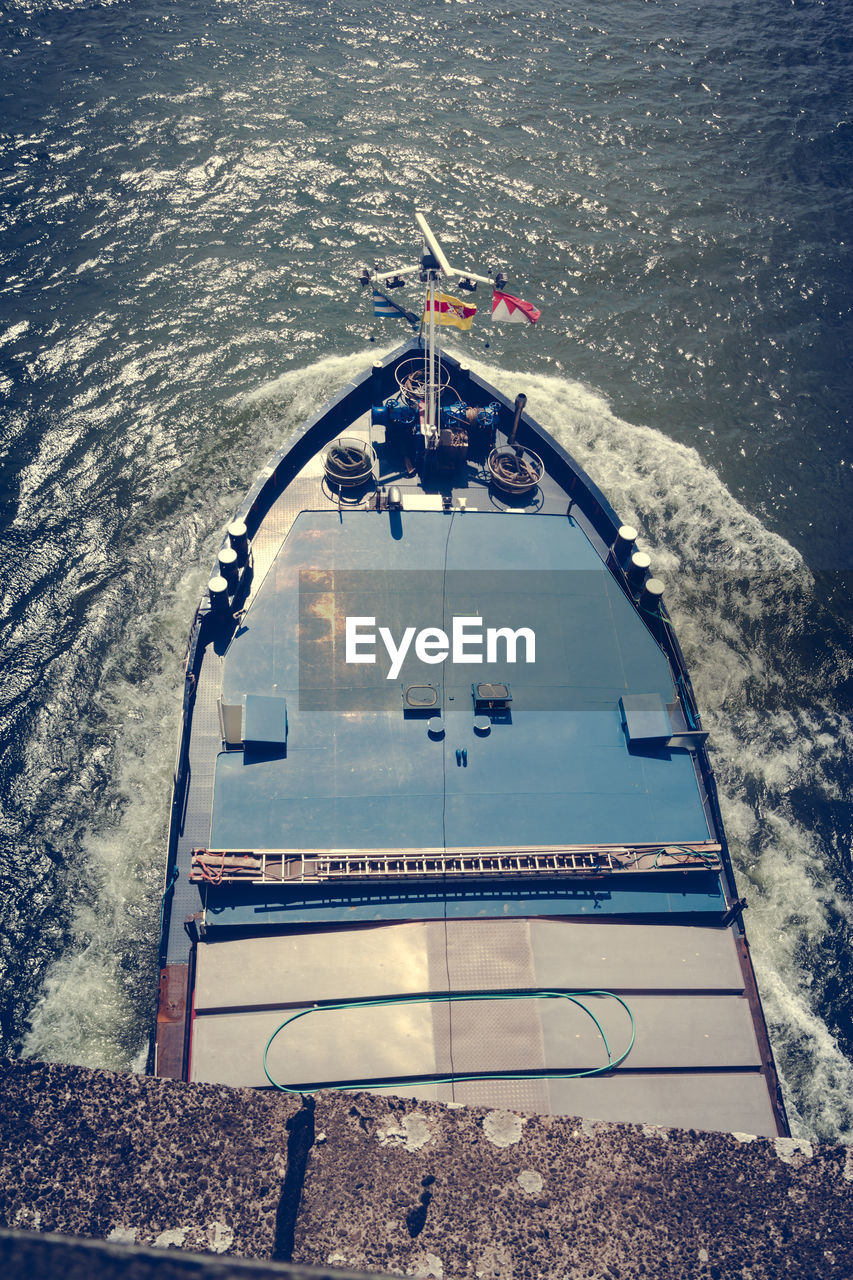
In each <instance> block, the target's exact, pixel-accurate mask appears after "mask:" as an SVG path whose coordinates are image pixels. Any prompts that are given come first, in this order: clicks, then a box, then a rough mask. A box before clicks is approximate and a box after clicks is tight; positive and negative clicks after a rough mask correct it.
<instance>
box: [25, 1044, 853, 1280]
mask: <svg viewBox="0 0 853 1280" xmlns="http://www.w3.org/2000/svg"><path fill="white" fill-rule="evenodd" d="M714 1084H715V1082H714V1081H713V1079H710V1080H709V1088H713V1087H714ZM0 1090H2V1096H3V1099H4V1108H3V1114H2V1118H0V1224H2V1225H6V1226H8V1227H12V1228H20V1229H24V1230H36V1231H45V1232H51V1231H53V1232H63V1233H67V1234H73V1235H78V1236H89V1237H94V1238H101V1239H106V1240H108V1241H113V1242H117V1241H126V1242H128V1243H131V1242H133V1243H134V1244H135V1245H136V1246H140V1245H142V1246H151V1245H156V1246H159V1247H160V1248H161V1249H162V1248H164V1247H168V1246H171V1247H172V1248H176V1249H182V1250H187V1249H193V1250H202V1251H207V1252H208V1253H211V1254H214V1255H218V1256H228V1257H232V1258H233V1257H235V1256H237V1257H243V1258H258V1259H261V1258H266V1259H269V1258H278V1259H289V1258H290V1256H291V1255H292V1257H293V1259H295V1261H296V1263H297V1264H300V1265H301V1264H309V1265H314V1266H319V1267H321V1268H329V1267H332V1268H341V1267H344V1268H354V1269H356V1270H358V1271H361V1272H369V1273H373V1274H375V1273H379V1272H381V1273H404V1274H412V1275H420V1276H433V1277H434V1278H435V1280H443V1278H444V1277H447V1280H463V1278H464V1277H469V1276H470V1277H477V1278H478V1280H498V1278H500V1280H552V1278H553V1280H592V1278H595V1280H610V1278H612V1277H623V1278H627V1277H631V1278H632V1280H633V1278H634V1277H637V1276H660V1277H670V1276H675V1277H679V1280H680V1278H681V1277H685V1278H692V1277H697V1280H699V1278H701V1280H730V1278H731V1280H735V1278H736V1280H779V1278H780V1277H802V1278H803V1280H806V1278H808V1280H814V1278H815V1277H821V1278H823V1277H826V1278H831V1277H839V1280H842V1278H846V1277H848V1276H849V1275H850V1274H851V1272H850V1255H851V1245H853V1225H851V1224H853V1149H851V1148H846V1147H835V1146H829V1145H826V1146H816V1145H813V1144H811V1143H809V1142H805V1141H802V1140H797V1139H792V1138H777V1139H766V1138H753V1137H751V1136H749V1135H745V1134H740V1135H736V1134H727V1133H696V1132H693V1131H692V1130H691V1131H683V1130H677V1129H661V1128H656V1127H652V1126H642V1125H620V1124H604V1123H597V1122H595V1121H590V1120H574V1119H572V1118H570V1117H552V1116H535V1115H520V1114H516V1113H513V1112H507V1111H484V1110H482V1109H477V1108H467V1107H464V1108H463V1107H453V1106H442V1105H440V1104H438V1103H426V1102H421V1103H417V1102H415V1101H413V1100H403V1099H398V1098H397V1099H395V1098H390V1097H384V1096H373V1095H369V1094H344V1093H335V1092H328V1093H325V1094H318V1095H317V1097H316V1099H312V1100H310V1101H309V1103H307V1104H305V1105H301V1104H300V1100H299V1099H298V1098H292V1097H289V1096H287V1095H271V1094H267V1093H261V1092H258V1091H253V1090H243V1089H226V1088H221V1087H219V1086H211V1085H187V1084H180V1083H177V1082H174V1081H169V1080H155V1079H150V1078H147V1077H142V1076H131V1075H127V1076H120V1075H112V1074H110V1073H108V1072H101V1071H87V1070H84V1069H83V1068H79V1067H64V1066H58V1065H55V1064H44V1063H34V1062H2V1061H0ZM162 1256H164V1257H165V1256H169V1257H171V1256H172V1255H171V1254H169V1255H162Z"/></svg>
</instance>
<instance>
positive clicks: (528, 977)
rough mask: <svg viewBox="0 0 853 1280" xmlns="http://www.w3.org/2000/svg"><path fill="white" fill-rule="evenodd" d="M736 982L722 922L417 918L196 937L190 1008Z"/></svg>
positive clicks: (722, 986) (723, 987)
mask: <svg viewBox="0 0 853 1280" xmlns="http://www.w3.org/2000/svg"><path fill="white" fill-rule="evenodd" d="M532 987H540V988H552V987H560V988H569V989H572V988H574V989H584V988H593V987H603V988H606V989H608V990H616V991H629V990H630V991H638V990H639V991H642V990H647V991H653V990H667V989H671V990H674V991H695V990H699V991H702V990H707V991H714V990H716V991H721V992H740V991H742V990H743V978H742V974H741V971H740V965H739V963H738V958H737V953H736V950H735V945H734V938H733V935H732V933H731V931H730V930H727V929H713V928H700V927H697V926H693V927H691V926H679V925H667V926H665V927H661V926H659V925H658V926H655V925H653V926H648V925H642V924H601V925H595V924H586V923H571V922H564V921H558V920H530V921H528V920H524V919H510V920H501V921H491V920H469V921H458V920H448V921H424V922H420V921H418V922H414V921H412V922H409V923H405V924H394V925H381V926H375V927H368V928H358V929H353V928H350V929H338V930H335V929H330V930H320V931H316V932H309V933H290V934H283V935H279V936H275V937H263V938H236V939H233V940H231V941H228V942H214V943H204V942H202V943H199V947H198V955H197V964H196V995H195V1003H196V1009H197V1010H198V1011H199V1012H204V1011H205V1010H208V1009H217V1008H240V1007H250V1006H258V1005H286V1004H290V1003H296V1002H297V1001H298V1002H299V1003H304V1002H306V1001H308V1002H311V1003H313V1002H315V1001H334V1000H344V999H354V998H359V997H361V998H367V997H371V996H386V995H397V994H403V993H405V992H426V991H446V990H450V989H452V990H456V991H459V990H489V989H492V990H498V989H502V990H510V991H511V990H523V989H525V988H532Z"/></svg>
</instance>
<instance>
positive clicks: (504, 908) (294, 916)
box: [206, 871, 725, 932]
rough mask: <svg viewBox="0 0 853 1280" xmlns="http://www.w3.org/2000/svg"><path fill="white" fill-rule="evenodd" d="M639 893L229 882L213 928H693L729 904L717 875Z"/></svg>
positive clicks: (607, 884) (681, 877)
mask: <svg viewBox="0 0 853 1280" xmlns="http://www.w3.org/2000/svg"><path fill="white" fill-rule="evenodd" d="M632 881H633V884H634V887H633V888H622V887H620V886H619V885H614V879H613V877H610V878H608V879H607V880H606V881H605V880H602V881H601V882H599V883H594V882H590V881H586V882H584V883H577V882H576V881H575V880H574V879H572V882H571V883H567V880H566V878H565V877H564V878H563V879H561V880H547V879H545V878H544V877H543V879H542V880H539V879H537V880H536V882H535V883H531V882H530V881H528V882H519V881H518V880H511V881H506V882H501V883H500V884H499V883H497V882H496V881H494V880H490V881H486V882H483V883H478V884H476V885H474V884H471V883H468V884H467V885H462V884H459V883H449V882H448V883H442V882H438V883H433V884H429V885H425V884H424V883H423V882H421V883H419V884H411V883H409V882H406V883H399V882H398V883H396V884H388V883H385V884H383V885H381V886H379V887H375V886H374V885H365V884H343V885H341V884H326V885H323V884H319V885H318V884H315V885H293V886H288V889H287V892H286V895H285V896H282V894H281V893H280V892H279V893H278V894H277V895H276V894H275V891H273V895H272V896H271V895H270V890H269V889H268V888H266V887H255V886H253V885H230V886H229V887H228V889H227V890H213V891H211V890H207V891H206V892H207V895H208V896H207V913H206V928H207V930H208V931H209V932H215V931H216V930H218V929H222V930H232V929H236V930H239V931H252V930H255V929H280V928H293V927H297V926H300V925H329V924H332V925H349V924H368V923H371V922H377V921H383V920H388V921H394V920H442V919H448V920H473V919H478V918H494V917H496V916H505V917H507V918H513V917H520V918H530V917H534V916H552V917H569V916H574V917H584V918H586V919H593V920H595V919H603V918H608V917H609V918H612V917H620V918H622V917H637V916H645V917H647V918H648V917H651V916H654V917H658V916H667V917H670V918H672V919H674V920H680V921H681V922H685V921H687V920H688V919H689V920H690V921H691V923H694V922H695V921H696V920H697V919H699V918H712V919H714V918H719V915H720V913H721V912H722V911H724V910H725V899H724V897H723V891H722V888H721V885H720V879H719V876H718V875H717V874H716V873H715V872H713V871H707V872H706V871H698V872H697V871H690V872H684V871H682V872H678V871H675V872H668V871H661V872H655V873H654V874H653V875H647V876H642V877H640V876H637V877H636V878H634V877H632Z"/></svg>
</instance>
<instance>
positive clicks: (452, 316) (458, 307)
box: [424, 293, 477, 329]
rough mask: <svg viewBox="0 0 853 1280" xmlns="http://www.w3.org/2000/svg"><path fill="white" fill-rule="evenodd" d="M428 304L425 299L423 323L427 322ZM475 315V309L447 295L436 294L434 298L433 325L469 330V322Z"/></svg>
mask: <svg viewBox="0 0 853 1280" xmlns="http://www.w3.org/2000/svg"><path fill="white" fill-rule="evenodd" d="M429 312H430V304H429V298H427V301H426V306H425V307H424V323H425V324H427V323H428V322H429ZM476 314H477V308H476V307H472V306H469V305H468V303H467V302H462V301H461V299H459V298H454V297H453V295H452V294H449V293H437V294H436V296H435V323H436V324H450V325H453V327H454V329H470V328H471V321H472V320H473V319H474V316H475V315H476Z"/></svg>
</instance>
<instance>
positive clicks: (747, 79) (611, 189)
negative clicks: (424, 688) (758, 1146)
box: [0, 0, 853, 1140]
mask: <svg viewBox="0 0 853 1280" xmlns="http://www.w3.org/2000/svg"><path fill="white" fill-rule="evenodd" d="M0 22H2V26H0V42H2V43H0V48H2V53H3V59H2V63H0V95H2V99H3V101H2V117H0V118H2V120H3V122H4V123H3V127H2V133H0V173H1V174H2V202H3V224H2V225H3V235H2V240H0V258H2V267H3V271H2V280H0V388H2V393H3V397H4V410H3V432H2V438H0V503H2V518H3V528H2V535H0V536H2V557H3V558H2V566H3V570H2V572H3V582H2V588H1V589H0V591H1V592H2V634H0V650H1V651H2V684H1V685H0V751H2V756H0V804H1V805H2V813H0V821H1V822H2V832H3V835H4V847H5V852H6V857H5V858H4V860H3V865H2V871H0V877H2V889H3V895H4V901H5V904H6V905H5V912H4V929H3V936H2V953H0V963H2V971H3V972H2V984H3V985H2V998H1V999H0V1024H2V1035H3V1044H4V1045H5V1048H6V1049H7V1051H13V1052H21V1051H23V1052H24V1053H27V1054H32V1055H37V1056H41V1057H45V1058H55V1059H60V1060H65V1061H69V1062H85V1063H90V1064H95V1065H104V1066H110V1067H117V1068H127V1067H130V1066H133V1065H134V1064H138V1063H139V1061H140V1054H141V1052H142V1051H143V1049H144V1044H145V1039H146V1034H147V1024H148V1019H149V1013H150V1008H151V998H152V982H153V964H154V940H155V937H156V933H157V918H158V913H159V908H160V891H161V888H162V865H163V850H164V838H165V820H166V812H167V808H168V791H169V781H170V776H171V769H172V760H173V754H174V745H175V735H176V732H177V710H178V697H177V693H178V688H179V684H180V679H181V665H180V660H181V657H182V654H183V646H184V643H185V637H186V632H187V630H188V626H189V622H190V619H191V616H192V612H193V609H194V607H195V603H196V600H197V598H198V596H199V595H200V592H201V590H202V587H203V584H204V582H205V579H206V576H207V571H208V568H209V565H210V563H211V561H212V559H213V556H214V553H215V550H216V547H217V545H218V537H219V533H220V530H221V528H222V526H223V524H224V522H225V521H226V519H227V517H228V515H229V513H230V511H231V510H232V509H233V508H234V507H235V506H236V505H237V504H238V502H239V499H240V497H241V496H242V493H243V491H244V490H245V489H246V488H247V487H248V485H249V483H250V481H251V479H252V478H253V476H254V473H255V471H256V470H257V468H258V467H259V466H260V465H262V463H263V462H264V461H265V459H266V457H267V455H268V454H269V453H271V452H272V451H273V450H274V449H276V448H278V447H279V446H280V445H281V444H282V443H283V442H284V441H285V440H286V439H287V437H288V435H289V434H290V433H291V432H293V431H294V430H296V429H297V427H298V425H299V423H300V421H301V420H302V418H303V417H304V416H305V414H306V413H307V412H308V411H309V410H311V409H312V408H313V407H315V406H316V405H317V404H318V403H319V402H320V401H321V400H322V399H323V398H324V397H325V396H326V395H327V394H329V393H331V392H332V391H334V390H335V389H336V388H337V387H338V386H340V385H341V384H342V383H343V382H345V381H346V380H347V379H348V378H349V377H350V376H352V374H353V373H354V372H355V371H356V370H358V369H359V368H361V367H363V365H364V363H365V361H368V360H370V359H372V358H374V355H375V350H376V346H378V345H385V346H387V345H390V344H391V343H392V342H393V341H394V340H395V339H396V338H397V337H399V336H400V335H399V334H398V333H397V331H396V328H395V325H394V322H385V323H386V328H385V329H384V330H380V329H379V328H377V329H376V330H374V329H373V321H372V319H371V318H370V317H369V316H368V314H367V310H366V303H365V301H364V300H363V299H362V298H361V297H360V296H359V290H358V287H357V285H356V284H355V283H354V268H355V267H356V266H357V264H359V263H360V262H361V261H363V260H368V261H369V260H372V259H374V258H376V259H379V260H387V259H388V258H389V257H392V258H393V257H396V256H397V254H398V251H399V250H400V249H401V248H402V251H403V257H409V255H410V254H411V252H412V250H413V249H414V248H415V247H416V246H415V242H414V238H413V236H412V218H411V211H412V209H413V208H414V207H415V206H416V205H419V206H423V207H426V208H429V209H431V210H432V211H433V212H434V220H435V222H436V224H437V225H438V226H440V227H442V228H443V229H444V231H445V237H444V238H445V241H446V243H447V244H448V245H449V246H450V247H451V248H452V250H453V252H454V254H457V253H458V254H461V255H464V256H465V257H466V259H468V260H471V261H476V262H479V263H481V264H482V265H483V266H485V267H488V266H490V265H496V264H498V263H500V264H502V265H503V266H504V269H505V270H506V271H507V274H508V276H509V279H510V289H511V290H512V289H513V288H514V289H515V291H517V292H518V293H519V294H521V296H523V297H529V298H531V299H532V300H534V301H536V302H537V303H538V304H539V305H541V306H542V308H543V312H544V314H543V319H542V321H541V323H540V324H539V325H538V326H537V327H536V329H535V330H528V329H527V328H525V331H524V332H520V331H518V330H517V329H516V328H514V327H513V328H510V329H507V330H503V331H498V330H495V332H494V333H492V331H491V327H490V325H489V324H488V322H486V323H483V324H481V325H480V326H479V328H475V330H473V331H472V334H471V335H470V336H469V337H468V338H465V339H461V340H460V344H461V343H462V342H465V343H467V346H466V347H465V351H466V355H467V358H468V359H469V360H471V361H472V362H474V363H475V364H478V366H479V367H481V368H482V370H483V372H484V373H485V374H486V376H487V377H489V378H490V379H491V380H493V381H495V382H497V383H498V384H499V385H501V386H503V387H505V388H506V389H507V390H508V391H509V392H510V393H511V394H515V393H516V392H517V391H518V390H520V389H524V390H525V392H526V393H527V395H528V399H529V403H530V408H531V411H532V412H533V414H534V416H535V417H537V418H538V419H539V420H540V421H542V422H543V424H544V425H545V426H546V427H547V428H548V429H549V430H551V431H553V432H554V434H555V435H557V436H558V437H559V438H560V439H561V440H562V441H564V443H565V444H566V445H567V447H569V448H570V449H571V450H572V451H573V452H575V454H576V455H577V457H578V458H579V460H580V461H581V462H582V463H583V465H584V466H586V467H587V468H588V470H589V471H590V472H591V473H592V475H593V476H594V478H595V479H596V480H597V481H598V482H599V483H600V484H601V486H602V488H603V489H604V490H605V491H606V492H607V494H608V496H609V497H610V498H611V500H612V501H613V503H614V505H615V506H616V508H617V510H618V511H619V512H620V514H621V515H622V516H623V518H624V519H631V520H635V521H636V522H637V523H638V524H639V525H640V527H641V529H642V530H643V536H644V538H645V542H646V545H647V546H648V547H649V549H650V550H651V551H652V553H653V555H654V560H655V565H656V568H657V571H658V572H659V573H660V575H661V576H663V577H664V578H665V579H666V581H667V584H668V589H669V590H668V595H669V599H670V601H671V608H672V611H673V613H674V615H675V617H676V622H677V625H678V629H679V634H680V636H681V639H682V642H683V644H684V646H685V649H686V650H687V652H688V657H689V660H690V662H691V666H692V669H693V671H694V675H695V682H696V685H697V690H698V694H699V697H700V702H701V705H702V708H703V711H704V712H705V715H706V721H707V723H708V725H709V727H711V729H712V731H713V738H712V741H713V745H714V759H715V765H716V768H717V770H718V775H719V778H720V781H721V786H722V790H723V792H724V801H725V810H726V819H727V824H728V829H729V834H730V837H731V840H732V844H733V850H734V854H735V858H736V863H737V870H738V875H739V880H740V887H741V890H742V891H743V892H745V893H746V896H747V897H748V899H749V903H750V910H749V912H748V916H747V922H748V925H749V930H750V939H751V942H752V948H753V955H754V959H755V963H756V967H757V970H758V975H759V983H760V986H761V990H762V994H763V997H764V1001H765V1007H766V1011H767V1015H768V1019H769V1021H770V1025H771V1034H772V1038H773V1043H774V1047H775V1050H776V1054H777V1058H778V1062H779V1066H780V1070H781V1074H782V1077H783V1081H784V1086H785V1092H786V1097H787V1100H788V1105H789V1108H790V1111H791V1114H792V1118H793V1122H794V1125H795V1127H796V1129H797V1131H798V1132H801V1133H804V1134H815V1135H819V1136H822V1137H829V1138H837V1137H846V1138H847V1139H848V1140H849V1139H850V1138H851V1136H853V1110H852V1109H851V1103H850V1099H851V1097H853V1066H852V1065H851V1064H853V997H851V995H850V991H851V977H853V974H851V967H853V966H851V947H850V943H851V934H853V870H852V869H851V822H850V806H849V801H848V799H847V796H848V792H849V788H850V781H851V779H850V766H849V756H850V746H851V736H852V735H851V721H850V687H851V672H850V631H851V618H853V609H851V600H850V592H849V577H848V574H847V570H848V561H849V550H848V548H849V543H850V524H851V516H850V510H851V499H853V486H851V483H850V466H851V457H850V435H849V418H848V414H849V405H850V404H851V403H853V386H851V373H850V369H851V366H853V362H851V323H850V303H849V298H850V286H851V275H853V272H851V256H850V244H849V234H850V227H851V225H853V217H851V215H852V214H853V209H851V204H853V201H852V200H851V178H850V174H851V157H852V156H853V126H851V119H850V97H849V82H850V74H851V68H850V61H851V59H850V38H849V36H848V35H847V32H846V26H847V22H846V16H845V6H843V5H824V4H820V3H814V2H805V3H800V2H799V0H797V3H793V4H791V3H788V0H784V3H783V0H744V3H740V4H738V3H733V2H732V0H721V2H720V3H717V4H715V5H713V6H710V5H704V4H700V3H696V2H694V0H687V2H684V3H677V4H673V3H670V2H669V0H666V2H664V0H661V3H645V4H644V3H639V0H637V2H636V3H634V2H632V3H630V4H626V3H624V0H598V2H597V3H594V4H593V3H587V4H578V5H573V6H570V7H569V6H562V5H546V4H543V3H541V0H540V2H539V3H536V2H535V0H508V2H507V3H504V4H498V3H494V2H493V0H467V2H466V0H448V2H447V3H436V2H435V0H421V2H418V0H396V2H394V0H391V2H390V3H386V4H379V3H377V2H376V0H351V2H350V3H340V2H339V0H319V2H318V3H313V4H307V3H306V4H297V3H288V2H287V0H266V2H264V0H253V2H252V3H248V0H218V3H214V2H212V0H207V2H202V0H174V2H173V3H163V2H161V3H158V4H156V5H155V4H146V3H140V0H133V2H132V3H131V0H113V2H110V0H103V2H102V3H98V4H95V3H90V2H89V0H32V2H23V0H10V3H8V4H7V6H6V9H5V11H4V15H3V17H2V19H0ZM380 323H381V322H379V321H377V322H376V324H377V326H378V325H379V324H380ZM372 334H375V337H376V344H375V345H374V346H371V336H372ZM487 340H488V341H489V342H490V345H489V346H487V345H486V344H487ZM460 349H461V345H460Z"/></svg>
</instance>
